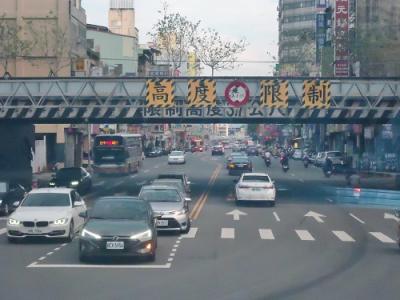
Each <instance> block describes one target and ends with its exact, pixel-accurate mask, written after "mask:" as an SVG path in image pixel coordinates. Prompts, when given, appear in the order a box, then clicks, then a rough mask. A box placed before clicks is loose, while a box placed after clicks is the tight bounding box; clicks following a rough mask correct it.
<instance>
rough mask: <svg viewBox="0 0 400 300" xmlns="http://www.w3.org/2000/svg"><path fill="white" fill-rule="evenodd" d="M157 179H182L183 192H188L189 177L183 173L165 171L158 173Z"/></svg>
mask: <svg viewBox="0 0 400 300" xmlns="http://www.w3.org/2000/svg"><path fill="white" fill-rule="evenodd" d="M157 178H158V179H179V180H181V181H182V183H183V186H184V187H185V192H186V193H187V194H190V184H191V182H190V181H189V178H188V177H187V176H186V174H185V173H166V174H159V175H158V177H157Z"/></svg>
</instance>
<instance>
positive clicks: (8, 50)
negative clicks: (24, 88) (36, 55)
mask: <svg viewBox="0 0 400 300" xmlns="http://www.w3.org/2000/svg"><path fill="white" fill-rule="evenodd" d="M21 36H22V27H20V26H18V25H17V23H16V21H14V20H10V19H7V18H6V16H5V15H2V16H0V41H1V42H0V64H1V66H2V67H3V69H4V74H3V77H10V76H11V74H10V72H9V65H10V62H11V61H13V60H16V59H17V57H21V56H25V55H26V54H27V53H28V52H29V51H30V50H31V48H32V44H31V43H30V42H29V41H27V40H25V39H22V38H21Z"/></svg>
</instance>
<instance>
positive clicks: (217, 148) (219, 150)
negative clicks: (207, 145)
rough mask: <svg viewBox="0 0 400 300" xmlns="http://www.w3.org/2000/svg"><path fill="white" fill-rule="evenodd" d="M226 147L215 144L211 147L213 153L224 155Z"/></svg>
mask: <svg viewBox="0 0 400 300" xmlns="http://www.w3.org/2000/svg"><path fill="white" fill-rule="evenodd" d="M224 153H225V151H224V147H223V146H221V145H218V146H213V147H212V149H211V155H224Z"/></svg>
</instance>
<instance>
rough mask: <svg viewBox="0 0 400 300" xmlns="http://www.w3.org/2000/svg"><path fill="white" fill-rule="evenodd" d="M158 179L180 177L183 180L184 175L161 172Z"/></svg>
mask: <svg viewBox="0 0 400 300" xmlns="http://www.w3.org/2000/svg"><path fill="white" fill-rule="evenodd" d="M158 179H179V180H183V176H182V175H179V174H161V175H158Z"/></svg>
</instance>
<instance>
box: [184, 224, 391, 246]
mask: <svg viewBox="0 0 400 300" xmlns="http://www.w3.org/2000/svg"><path fill="white" fill-rule="evenodd" d="M199 234H200V236H201V230H200V229H199V228H196V227H193V228H191V229H190V231H189V233H187V234H184V235H182V238H184V239H196V238H198V237H199ZM369 235H370V237H371V238H372V239H373V240H375V241H378V242H381V243H384V244H395V243H396V241H395V240H394V239H393V238H391V237H389V236H388V235H386V234H384V233H382V232H369ZM288 236H291V237H294V238H297V240H299V241H302V242H313V241H318V240H322V239H323V240H324V241H326V240H327V239H331V240H334V241H339V242H343V243H356V242H357V239H356V238H355V237H354V236H352V235H351V234H350V233H348V232H346V231H343V230H332V231H329V233H328V234H327V235H324V236H323V237H322V236H317V235H315V234H314V233H312V232H311V231H310V230H306V229H294V230H292V231H291V232H288V233H285V234H284V233H280V234H276V233H274V231H273V229H271V228H259V229H258V238H259V239H260V240H264V241H279V240H282V239H284V238H287V237H288ZM219 238H220V239H221V240H235V239H240V238H241V236H240V235H239V234H237V229H236V228H232V227H228V228H227V227H224V228H221V229H220V232H219Z"/></svg>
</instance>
